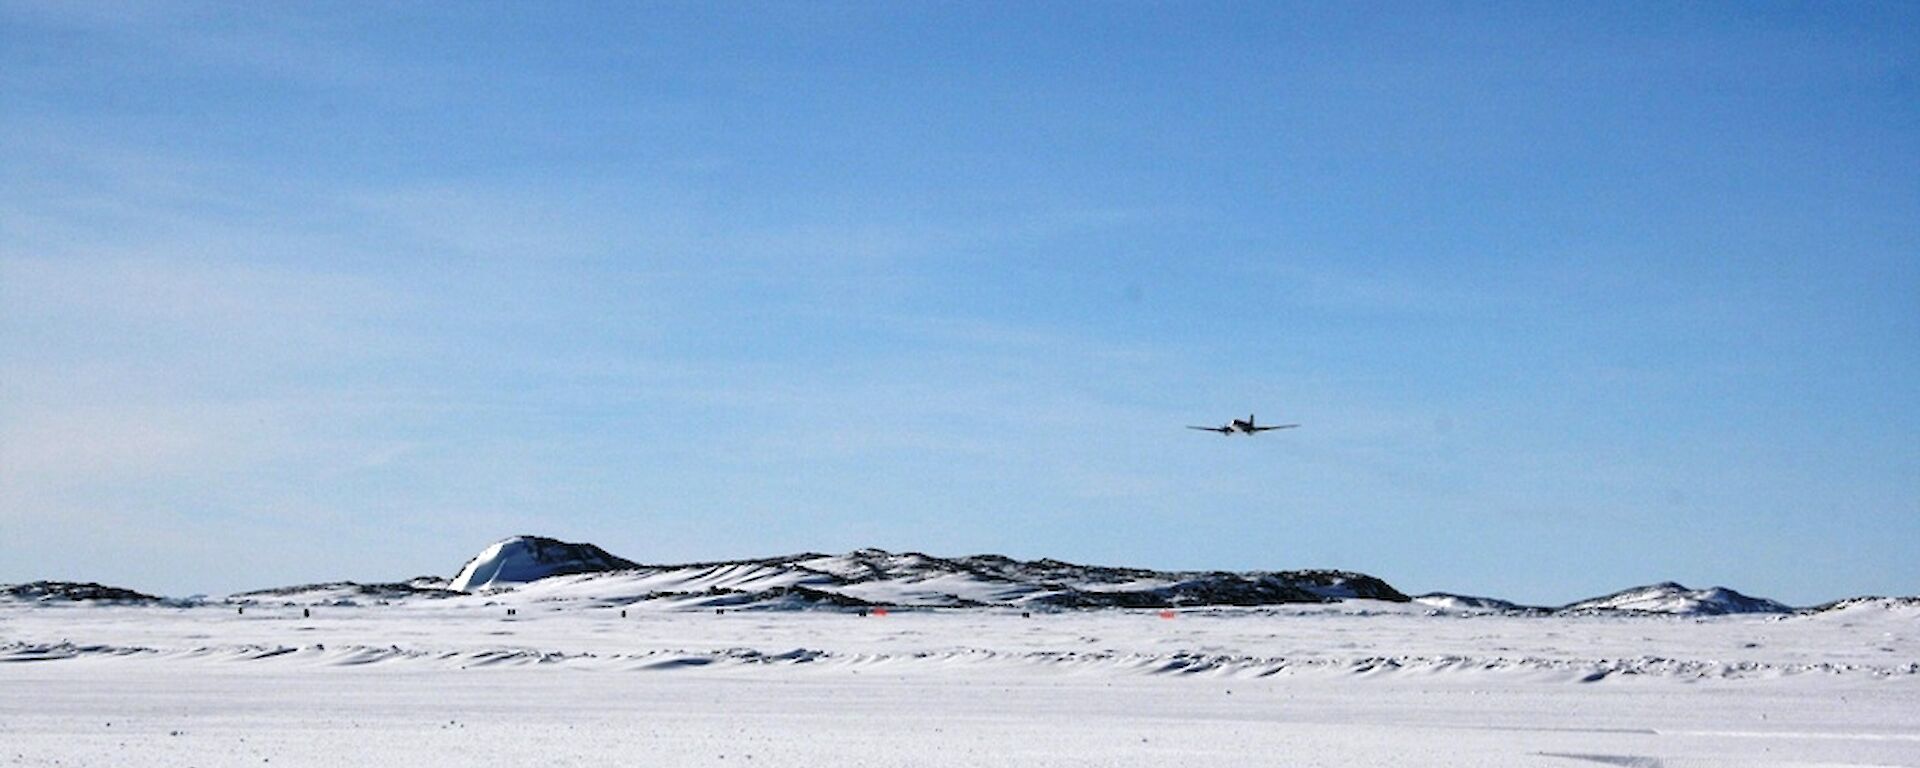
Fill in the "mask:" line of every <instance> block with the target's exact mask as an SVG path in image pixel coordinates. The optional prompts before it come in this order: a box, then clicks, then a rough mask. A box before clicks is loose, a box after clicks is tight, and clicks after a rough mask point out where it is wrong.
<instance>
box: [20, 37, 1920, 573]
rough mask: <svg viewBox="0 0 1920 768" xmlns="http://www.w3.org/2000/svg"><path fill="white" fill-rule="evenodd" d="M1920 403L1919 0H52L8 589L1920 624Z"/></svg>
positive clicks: (33, 56)
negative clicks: (1165, 590) (683, 595)
mask: <svg viewBox="0 0 1920 768" xmlns="http://www.w3.org/2000/svg"><path fill="white" fill-rule="evenodd" d="M1916 379H1920V6H1915V5H1913V4H1910V3H1907V4H1902V3H1886V4H1879V3H1767V2H1759V3H1740V4H1725V3H1703V4H1677V3H1676V4H1669V3H1628V4H1622V3H1593V4H1585V3H1565V4H1537V3H1518V4H1506V3H1462V4H1447V3H1404V4H1403V3H1381V4H1373V3H1324V4H1306V3H1266V2H1259V3H1244V4H1241V3H1136V2H1118V3H1064V2H1041V3H1028V2H1021V3H846V4H842V3H771V4H751V3H743V4H714V3H645V4H642V3H578V4H574V3H460V4H446V3H424V4H412V3H391V2H379V3H366V4H355V3H268V4H261V3H231V4H198V3H184V2H183V3H162V4H147V3H140V2H105V3H89V2H64V1H61V2H32V1H27V2H22V1H21V0H0V582H18V581H29V580H35V579H64V580H81V581H99V582H104V583H110V584H115V585H120V586H127V587H131V588H136V589H142V590H145V591H150V592H157V593H162V594H169V595H176V596H179V595H189V594H194V593H206V594H215V595H218V594H225V593H228V592H233V591H239V590H245V589H254V588H264V587H273V586H282V585H288V584H296V583H306V582H314V581H327V580H339V579H353V580H359V581H376V580H393V579H401V578H406V577H411V576H415V575H425V574H435V575H443V576H451V575H452V574H453V573H454V572H455V571H456V570H457V569H458V568H459V567H460V565H461V563H462V562H464V561H465V560H466V558H468V557H470V556H472V555H473V554H474V553H476V552H477V551H479V550H480V549H482V548H483V547H485V546H486V545H487V544H488V543H490V542H492V541H494V540H496V539H499V538H502V537H505V536H509V535H515V534H539V535H547V536H554V537H558V538H562V539H567V540H572V541H590V542H593V543H596V544H599V545H600V546H602V547H605V548H607V549H608V550H610V551H612V552H614V553H616V554H619V555H621V556H623V557H627V558H629V559H633V560H638V561H642V562H648V563H671V562H685V561H695V560H714V559H724V558H733V557H749V556H769V555H776V554H785V553H792V552H800V551H809V550H811V551H825V552H838V551H845V550H850V549H853V548H856V547H863V546H877V547H884V548H888V549H894V550H917V551H924V552H929V553H933V554H942V555H962V554H972V553H981V552H995V553H1002V554H1007V555H1011V556H1015V557H1026V558H1037V557H1055V558H1060V559H1065V560H1071V561H1080V562H1092V563H1098V564H1108V565H1129V566H1140V567H1155V568H1180V569H1229V570H1242V569H1265V570H1279V569H1292V568H1312V567H1323V568H1343V569H1350V570H1357V571H1363V572H1366V573H1370V574H1373V575H1376V576H1379V577H1381V578H1384V579H1386V580H1388V581H1389V582H1390V583H1392V584H1394V585H1395V586H1397V587H1399V588H1401V589H1402V590H1404V591H1408V592H1410V593H1419V592H1426V591H1432V590H1445V591H1452V592H1461V593H1468V594H1488V595H1497V596H1501V597H1506V598H1510V599H1517V600H1522V601H1528V602H1536V603H1542V604H1559V603H1565V602H1571V601H1574V600H1577V599H1581V598H1584V597H1588V596H1592V595H1597V594H1603V593H1606V592H1611V591H1614V590H1617V589H1622V588H1626V587H1629V586H1633V585H1639V584H1646V583H1651V582H1655V581H1662V580H1678V581H1680V582H1682V583H1684V584H1687V585H1689V586H1694V587H1705V586H1709V585H1717V584H1723V585H1727V586H1731V587H1734V588H1736V589H1739V590H1742V591H1745V592H1749V593H1752V594H1759V595H1764V596H1767V597H1772V598H1775V599H1780V600H1784V601H1787V602H1790V603H1798V604H1810V603H1817V602H1821V601H1825V600H1829V599H1834V598H1839V597H1844V596H1850V595H1858V594H1908V595H1911V594H1916V593H1920V557H1916V556H1915V550H1914V544H1913V543H1914V542H1916V541H1920V385H1916V383H1915V382H1916ZM1248 413H1254V414H1257V415H1258V418H1259V420H1260V421H1262V422H1299V423H1301V424H1302V425H1303V426H1302V427H1300V428H1299V429H1296V430H1286V431H1282V432H1273V433H1267V434H1264V435H1261V436H1259V437H1257V438H1243V437H1236V438H1223V437H1219V436H1216V435H1212V434H1208V433H1204V432H1196V431H1191V430H1187V429H1185V428H1184V427H1186V426H1188V425H1207V424H1218V423H1221V422H1224V421H1226V420H1227V419H1230V418H1233V417H1240V416H1245V415H1247V414H1248Z"/></svg>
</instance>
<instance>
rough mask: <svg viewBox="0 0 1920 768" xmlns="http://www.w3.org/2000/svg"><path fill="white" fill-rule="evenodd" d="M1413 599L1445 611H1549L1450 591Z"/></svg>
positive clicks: (1509, 601)
mask: <svg viewBox="0 0 1920 768" xmlns="http://www.w3.org/2000/svg"><path fill="white" fill-rule="evenodd" d="M1413 601H1414V602H1416V603H1419V604H1421V605H1425V606H1429V607H1432V608H1438V609H1441V610H1445V611H1486V612H1493V613H1523V614H1534V613H1546V612H1547V609H1545V608H1536V607H1534V606H1531V605H1521V604H1519V603H1516V602H1513V601H1511V600H1501V599H1500V598H1497V597H1476V596H1473V595H1456V594H1452V593H1450V592H1429V593H1427V594H1424V595H1421V596H1419V597H1416V598H1414V599H1413Z"/></svg>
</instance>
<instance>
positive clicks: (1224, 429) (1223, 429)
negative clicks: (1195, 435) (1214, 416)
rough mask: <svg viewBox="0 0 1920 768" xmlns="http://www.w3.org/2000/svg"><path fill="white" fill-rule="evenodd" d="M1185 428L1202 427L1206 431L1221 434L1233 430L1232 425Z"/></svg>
mask: <svg viewBox="0 0 1920 768" xmlns="http://www.w3.org/2000/svg"><path fill="white" fill-rule="evenodd" d="M1187 429H1204V430H1206V431H1208V432H1218V433H1220V434H1223V435H1224V434H1226V433H1228V432H1232V431H1233V428H1232V427H1187Z"/></svg>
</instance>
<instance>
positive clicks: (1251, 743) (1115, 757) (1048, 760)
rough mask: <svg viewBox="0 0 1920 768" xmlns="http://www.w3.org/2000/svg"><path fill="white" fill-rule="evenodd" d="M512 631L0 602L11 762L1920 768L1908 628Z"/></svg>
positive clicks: (495, 622) (607, 615)
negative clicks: (1901, 767)
mask: <svg viewBox="0 0 1920 768" xmlns="http://www.w3.org/2000/svg"><path fill="white" fill-rule="evenodd" d="M508 607H509V606H508V605H507V604H504V603H501V604H494V605H488V604H486V603H485V602H484V601H483V600H482V599H480V596H473V597H469V598H454V599H446V600H414V601H402V602H399V603H396V604H392V605H364V606H325V605H323V606H316V607H300V606H286V605H275V604H254V605H251V606H248V607H247V608H246V612H245V613H244V614H240V613H237V612H236V607H235V606H232V605H220V604H213V605H206V606H201V607H192V608H170V607H161V606H139V605H118V606H114V605H89V604H84V603H25V602H15V603H8V604H0V764H5V765H31V766H41V765H60V766H74V765H82V766H86V765H153V766H188V765H192V766H223V765H263V764H270V765H289V764H291V765H340V766H349V765H350V766H386V765H476V764H477V765H534V764H539V765H596V766H599V765H609V764H612V765H741V764H747V765H762V766H765V765H775V766H781V765H790V766H823V765H828V766H831V765H876V766H878V765H900V766H948V765H953V766H958V765H1066V766H1127V765H1155V766H1163V765H1222V766H1244V765H1279V766H1372V765H1383V766H1384V765H1393V766H1420V765H1461V766H1466V765H1473V766H1503V765H1543V766H1552V765H1564V766H1579V765H1637V766H1655V765H1665V766H1696V765H1698V766H1840V765H1854V766H1862V765H1904V766H1920V608H1916V607H1915V606H1914V605H1911V604H1903V603H1897V602H1891V601H1867V602H1862V603H1858V604H1854V605H1849V606H1846V607H1843V608H1839V609H1835V610H1830V611H1825V612H1821V613H1814V614H1798V615H1784V616H1783V615H1760V614H1747V615H1731V616H1718V617H1710V618H1692V617H1665V616H1622V615H1560V616H1520V615H1502V614H1487V613H1473V612H1435V611H1434V610H1433V609H1432V608H1430V607H1428V606H1425V605H1421V604H1406V603H1386V602H1375V601H1349V602H1345V603H1339V604H1329V605H1311V604H1309V605H1290V606H1279V607H1270V608H1258V609H1222V610H1200V611H1186V612H1179V613H1175V614H1173V616H1174V617H1173V618H1171V619H1168V618H1162V617H1161V614H1160V612H1158V611H1122V610H1091V611H1063V612H1033V613H1031V615H1030V616H1023V615H1022V614H1021V612H1020V611H1018V610H1007V609H973V610H950V611H894V612H892V613H891V614H889V615H886V616H877V615H870V616H866V617H862V616H859V615H857V614H855V613H851V612H827V611H735V612H728V613H725V614H718V615H717V614H714V613H712V612H710V611H671V610H654V609H640V608H628V609H625V610H627V615H626V616H624V617H623V616H622V615H621V611H622V610H623V609H622V608H620V607H618V606H604V605H603V604H600V603H592V602H575V601H568V602H556V603H544V604H543V603H539V602H516V604H515V605H513V607H514V609H515V611H516V613H515V615H512V616H509V615H507V614H506V611H507V609H508ZM305 610H311V611H312V615H311V616H310V617H305V616H303V615H302V611H305Z"/></svg>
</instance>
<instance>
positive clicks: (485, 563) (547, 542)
mask: <svg viewBox="0 0 1920 768" xmlns="http://www.w3.org/2000/svg"><path fill="white" fill-rule="evenodd" d="M637 567H639V565H638V564H637V563H635V562H633V561H631V560H626V559H622V558H618V557H614V556H613V555H611V554H608V553H607V551H606V550H604V549H601V548H599V547H596V546H594V545H592V544H572V543H568V542H564V541H558V540H555V539H549V538H545V537H542V536H514V537H512V538H507V539H501V540H500V541H496V542H494V543H493V544H492V545H491V546H489V547H487V548H486V549H484V550H481V552H480V554H478V555H475V556H474V558H473V559H472V560H468V561H467V564H466V565H465V566H464V567H462V568H461V569H460V575H458V576H455V577H454V578H453V585H452V587H451V589H453V590H454V591H456V592H473V591H477V590H481V589H486V588H489V587H503V586H508V585H512V584H524V583H527V582H530V581H539V580H541V579H544V578H548V577H552V576H565V575H568V574H574V573H595V572H599V571H616V570H623V569H629V568H637Z"/></svg>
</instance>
